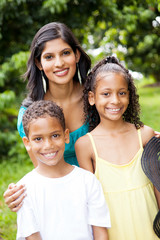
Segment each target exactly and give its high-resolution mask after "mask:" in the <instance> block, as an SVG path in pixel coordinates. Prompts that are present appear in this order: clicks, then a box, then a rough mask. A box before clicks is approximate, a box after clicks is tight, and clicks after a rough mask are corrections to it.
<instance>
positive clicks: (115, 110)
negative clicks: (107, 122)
mask: <svg viewBox="0 0 160 240" xmlns="http://www.w3.org/2000/svg"><path fill="white" fill-rule="evenodd" d="M119 110H120V108H118V109H111V111H113V112H118V111H119Z"/></svg>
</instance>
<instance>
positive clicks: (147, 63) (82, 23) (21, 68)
mask: <svg viewBox="0 0 160 240" xmlns="http://www.w3.org/2000/svg"><path fill="white" fill-rule="evenodd" d="M159 11H160V1H156V0H145V1H144V0H137V1H135V0H129V1H125V0H112V1H111V0H88V1H85V0H54V1H53V0H39V1H37V0H1V1H0V130H1V134H0V161H2V160H3V159H9V158H12V160H13V161H17V160H20V158H22V159H24V158H25V157H26V153H25V152H24V149H23V147H22V146H23V144H22V141H21V139H20V138H19V135H18V133H17V131H16V124H17V114H18V110H19V107H20V104H21V101H22V99H24V98H25V97H26V94H27V90H26V83H25V82H24V81H23V77H22V76H23V74H24V73H25V71H26V62H27V58H28V55H29V47H30V44H31V41H32V38H33V36H34V34H35V33H36V31H37V30H38V29H39V28H40V27H41V26H43V25H44V24H46V23H48V22H51V21H60V22H64V23H66V24H67V25H68V26H69V27H70V28H71V29H72V30H73V32H74V33H75V35H76V36H77V38H78V39H79V41H80V42H81V44H82V46H83V48H84V50H86V51H88V53H89V55H90V56H91V59H92V63H93V64H94V63H95V62H96V61H97V60H99V59H100V58H102V57H104V56H106V55H109V54H116V55H117V56H118V58H119V59H120V60H121V61H124V62H125V63H126V65H127V67H128V68H129V69H131V70H133V71H139V72H141V73H143V74H144V75H146V76H151V75H152V76H153V78H154V79H155V80H156V81H160V79H159V78H160V68H159V66H160V55H159V52H160V37H159V35H160V20H159V18H158V17H159Z"/></svg>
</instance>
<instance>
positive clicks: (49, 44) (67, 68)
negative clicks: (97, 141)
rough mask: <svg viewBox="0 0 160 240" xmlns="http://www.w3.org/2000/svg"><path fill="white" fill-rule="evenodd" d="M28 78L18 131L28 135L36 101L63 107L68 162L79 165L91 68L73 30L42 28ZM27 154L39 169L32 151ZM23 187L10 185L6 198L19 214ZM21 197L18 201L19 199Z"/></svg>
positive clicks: (53, 25)
mask: <svg viewBox="0 0 160 240" xmlns="http://www.w3.org/2000/svg"><path fill="white" fill-rule="evenodd" d="M30 51H31V53H30V57H29V60H28V65H27V72H26V73H25V75H24V76H25V79H27V80H28V85H27V87H28V89H29V93H28V96H27V98H26V99H25V100H24V101H23V102H22V106H21V108H20V111H19V115H18V125H17V127H18V131H19V133H20V136H21V137H24V136H25V133H24V129H23V125H22V117H23V114H24V112H25V110H26V109H27V107H28V106H29V105H30V104H31V103H32V102H33V101H37V100H42V99H44V100H51V101H54V102H56V103H57V104H58V105H59V106H61V107H62V108H63V111H64V115H65V119H66V127H67V128H68V129H69V130H70V143H69V144H66V146H65V153H64V158H65V161H66V162H68V163H70V164H74V165H77V166H78V162H77V159H76V155H75V150H74V144H75V142H76V140H77V139H78V138H79V137H81V136H83V135H85V134H86V133H87V132H88V124H87V123H86V124H84V118H83V99H82V93H83V84H84V82H85V79H86V76H87V73H88V70H89V69H90V66H91V60H90V58H89V56H88V55H87V54H86V53H85V52H84V50H83V49H82V47H81V46H80V44H79V42H78V40H77V39H76V38H75V36H74V35H73V33H72V32H71V30H70V29H69V28H68V27H67V26H66V25H65V24H63V23H58V22H52V23H49V24H46V25H45V26H43V27H42V28H41V29H40V30H39V31H38V32H37V33H36V35H35V37H34V38H33V41H32V44H31V48H30ZM28 154H29V156H30V158H31V160H32V162H33V164H34V166H37V162H36V159H35V158H34V156H33V154H32V152H31V151H28ZM23 192H24V187H23V186H21V187H20V188H18V187H16V185H14V184H10V185H9V188H8V189H7V191H6V192H5V193H4V198H5V201H6V203H7V204H8V206H9V207H10V208H11V209H12V211H17V210H18V209H19V208H20V206H21V204H20V205H19V203H20V202H21V201H22V199H23V198H24V196H25V195H21V194H22V193H23ZM17 198H18V199H17Z"/></svg>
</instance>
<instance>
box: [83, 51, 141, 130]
mask: <svg viewBox="0 0 160 240" xmlns="http://www.w3.org/2000/svg"><path fill="white" fill-rule="evenodd" d="M104 72H114V73H121V74H123V76H124V78H125V79H126V81H127V83H128V90H129V104H128V107H127V110H126V111H125V113H124V114H123V118H124V120H125V121H126V122H130V123H133V124H134V125H135V127H136V128H137V129H138V128H140V127H141V126H143V123H142V122H141V121H140V116H139V115H140V105H139V96H138V94H137V93H136V91H137V90H136V87H135V85H134V81H133V78H132V76H131V74H130V73H129V71H128V70H127V69H126V68H125V67H124V66H123V65H122V64H120V62H119V61H118V59H117V58H116V57H114V56H108V57H107V58H105V59H103V60H101V61H100V62H98V63H97V64H96V65H95V66H94V67H93V69H92V71H91V72H90V73H89V75H88V77H87V80H86V82H85V84H84V91H83V98H84V115H85V121H88V122H89V131H91V130H93V129H94V128H95V127H96V126H97V125H98V124H99V123H100V117H99V114H98V112H97V109H96V107H95V105H93V106H91V105H90V104H89V101H88V93H89V91H92V92H95V90H96V84H97V82H96V78H97V75H98V74H99V73H104Z"/></svg>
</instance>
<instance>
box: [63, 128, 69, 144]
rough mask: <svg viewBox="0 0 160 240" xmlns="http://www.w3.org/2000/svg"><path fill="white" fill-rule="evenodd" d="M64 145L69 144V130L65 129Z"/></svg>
mask: <svg viewBox="0 0 160 240" xmlns="http://www.w3.org/2000/svg"><path fill="white" fill-rule="evenodd" d="M64 138H65V143H69V129H68V128H66V130H65V132H64Z"/></svg>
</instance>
